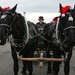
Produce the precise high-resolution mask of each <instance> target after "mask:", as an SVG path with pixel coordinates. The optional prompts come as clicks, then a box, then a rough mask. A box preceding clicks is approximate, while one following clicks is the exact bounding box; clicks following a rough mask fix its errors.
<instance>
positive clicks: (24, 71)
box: [21, 61, 27, 75]
mask: <svg viewBox="0 0 75 75" xmlns="http://www.w3.org/2000/svg"><path fill="white" fill-rule="evenodd" d="M26 65H27V61H23V70H22V72H21V73H22V75H27V74H26Z"/></svg>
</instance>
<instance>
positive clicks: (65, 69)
mask: <svg viewBox="0 0 75 75" xmlns="http://www.w3.org/2000/svg"><path fill="white" fill-rule="evenodd" d="M71 57H72V50H71V51H70V52H69V54H68V58H67V60H66V61H65V62H64V73H65V75H69V71H70V59H71Z"/></svg>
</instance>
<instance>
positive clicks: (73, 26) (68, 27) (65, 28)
mask: <svg viewBox="0 0 75 75" xmlns="http://www.w3.org/2000/svg"><path fill="white" fill-rule="evenodd" d="M71 28H75V26H69V27H67V28H65V29H64V31H66V30H68V29H71Z"/></svg>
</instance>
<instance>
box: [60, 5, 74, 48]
mask: <svg viewBox="0 0 75 75" xmlns="http://www.w3.org/2000/svg"><path fill="white" fill-rule="evenodd" d="M74 13H75V8H74V9H71V8H70V6H66V7H62V5H61V4H60V17H59V26H60V30H59V31H60V34H61V36H62V38H63V43H64V44H65V45H67V46H71V47H72V46H74V45H75V14H74Z"/></svg>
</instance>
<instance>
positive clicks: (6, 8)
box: [2, 7, 10, 10]
mask: <svg viewBox="0 0 75 75" xmlns="http://www.w3.org/2000/svg"><path fill="white" fill-rule="evenodd" d="M9 9H10V7H5V8H2V10H9Z"/></svg>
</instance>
